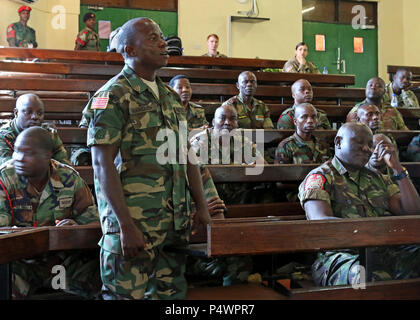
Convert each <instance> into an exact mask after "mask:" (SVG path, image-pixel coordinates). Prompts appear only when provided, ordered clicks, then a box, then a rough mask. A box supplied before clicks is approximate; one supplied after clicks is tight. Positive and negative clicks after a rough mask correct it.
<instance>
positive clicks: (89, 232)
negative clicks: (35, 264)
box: [0, 225, 102, 300]
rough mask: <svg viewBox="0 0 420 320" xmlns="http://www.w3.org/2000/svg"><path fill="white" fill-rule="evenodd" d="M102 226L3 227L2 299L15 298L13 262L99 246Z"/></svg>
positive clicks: (0, 256)
mask: <svg viewBox="0 0 420 320" xmlns="http://www.w3.org/2000/svg"><path fill="white" fill-rule="evenodd" d="M101 236H102V230H101V227H100V226H92V225H83V226H63V227H39V228H0V300H9V299H10V298H11V266H10V262H13V261H16V260H19V259H22V258H32V257H34V256H36V255H39V254H44V253H47V252H52V251H60V250H77V249H79V250H81V249H98V241H99V239H100V238H101Z"/></svg>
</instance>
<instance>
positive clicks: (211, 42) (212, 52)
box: [202, 33, 227, 58]
mask: <svg viewBox="0 0 420 320" xmlns="http://www.w3.org/2000/svg"><path fill="white" fill-rule="evenodd" d="M218 47H219V36H218V35H217V34H214V33H212V34H209V35H208V36H207V48H208V51H207V52H206V53H205V54H203V55H202V56H206V57H213V58H227V56H226V55H224V54H223V53H220V52H219V51H217V48H218Z"/></svg>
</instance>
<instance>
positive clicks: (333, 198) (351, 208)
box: [299, 157, 400, 218]
mask: <svg viewBox="0 0 420 320" xmlns="http://www.w3.org/2000/svg"><path fill="white" fill-rule="evenodd" d="M312 175H321V176H322V177H323V178H324V179H325V182H324V187H323V189H322V188H308V189H307V190H305V183H306V181H307V180H308V179H309V178H311V176H312ZM399 192H400V191H399V188H398V186H397V185H396V184H394V183H393V182H392V181H391V180H390V179H389V178H388V177H386V176H382V175H378V174H375V173H373V172H371V171H370V170H368V169H366V168H361V169H360V170H358V171H350V170H347V169H346V168H345V167H344V166H343V164H342V163H341V162H340V160H338V158H337V157H334V158H333V159H332V160H328V161H327V162H325V163H323V164H322V165H321V166H319V167H318V168H316V169H314V170H312V171H311V172H309V174H308V175H307V176H306V178H305V180H304V181H303V182H302V183H301V184H300V186H299V199H300V202H301V204H302V207H304V203H305V201H307V200H324V201H327V202H328V204H329V205H330V206H331V209H332V211H333V213H334V216H336V217H338V218H361V217H380V216H390V215H392V213H391V212H390V211H389V204H388V200H389V198H391V197H392V196H393V195H395V194H397V193H399Z"/></svg>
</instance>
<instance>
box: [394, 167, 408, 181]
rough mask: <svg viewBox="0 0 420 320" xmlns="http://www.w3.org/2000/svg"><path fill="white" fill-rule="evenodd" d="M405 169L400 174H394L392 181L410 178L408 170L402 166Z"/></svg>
mask: <svg viewBox="0 0 420 320" xmlns="http://www.w3.org/2000/svg"><path fill="white" fill-rule="evenodd" d="M402 168H403V170H402V171H401V173H400V174H394V175H393V176H392V181H394V182H397V181H398V180H401V179H404V178H405V177H407V178H409V175H408V171H407V169H406V168H405V167H402Z"/></svg>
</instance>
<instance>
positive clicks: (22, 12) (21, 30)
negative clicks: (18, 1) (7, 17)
mask: <svg viewBox="0 0 420 320" xmlns="http://www.w3.org/2000/svg"><path fill="white" fill-rule="evenodd" d="M31 10H32V8H31V7H29V6H21V7H20V8H19V9H18V14H19V18H20V19H19V21H18V22H15V23H12V24H10V25H9V26H8V27H7V42H8V43H9V46H10V47H21V48H37V47H38V43H37V42H36V36H35V30H34V29H32V28H31V27H29V26H28V20H29V18H30V16H31Z"/></svg>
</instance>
